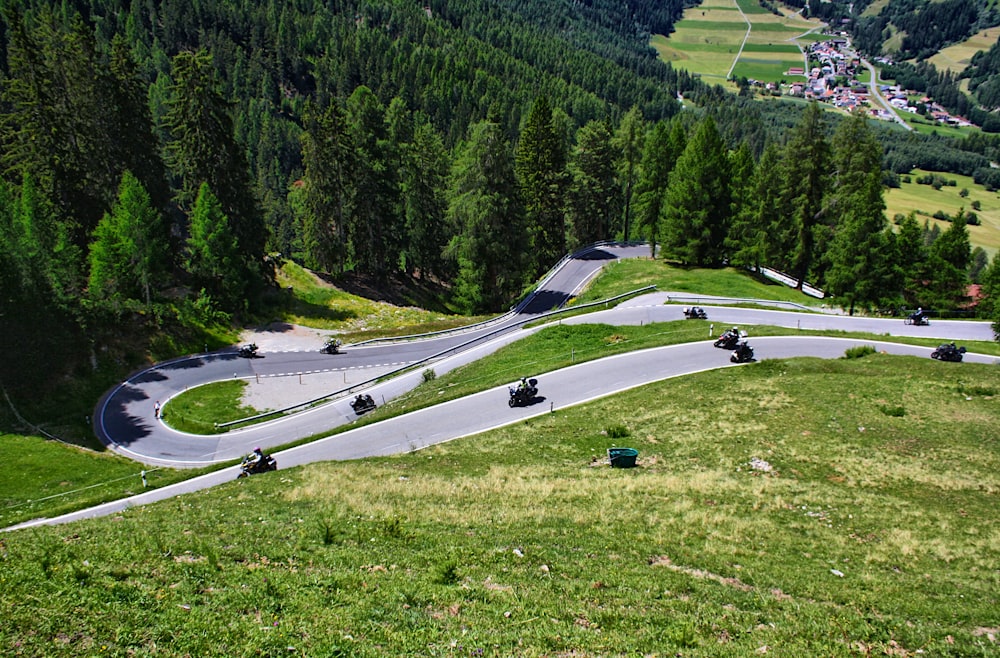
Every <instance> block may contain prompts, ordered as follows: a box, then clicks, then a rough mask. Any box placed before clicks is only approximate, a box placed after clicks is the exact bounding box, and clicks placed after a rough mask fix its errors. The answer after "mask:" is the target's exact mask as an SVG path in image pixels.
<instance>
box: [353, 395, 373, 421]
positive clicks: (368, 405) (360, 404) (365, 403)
mask: <svg viewBox="0 0 1000 658" xmlns="http://www.w3.org/2000/svg"><path fill="white" fill-rule="evenodd" d="M375 406H376V405H375V400H373V399H372V396H370V395H367V394H363V395H359V396H358V397H356V398H354V399H353V400H351V409H354V413H356V414H357V415H359V416H360V415H362V414H366V413H368V412H369V411H374V410H375Z"/></svg>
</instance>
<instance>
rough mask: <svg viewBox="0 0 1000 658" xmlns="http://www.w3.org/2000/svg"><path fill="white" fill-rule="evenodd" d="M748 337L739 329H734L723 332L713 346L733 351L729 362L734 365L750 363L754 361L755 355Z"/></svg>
mask: <svg viewBox="0 0 1000 658" xmlns="http://www.w3.org/2000/svg"><path fill="white" fill-rule="evenodd" d="M746 337H747V334H746V332H745V331H744V332H741V331H740V330H739V328H738V327H732V328H730V329H726V330H725V331H724V332H722V334H721V335H720V336H719V337H718V338H717V339H716V340H715V343H713V345H715V346H716V347H721V348H722V349H724V350H732V351H733V353H732V354H731V355H729V360H730V361H732V362H733V363H749V362H751V361H753V360H754V355H753V348H752V347H750V343H748V342H747V340H746Z"/></svg>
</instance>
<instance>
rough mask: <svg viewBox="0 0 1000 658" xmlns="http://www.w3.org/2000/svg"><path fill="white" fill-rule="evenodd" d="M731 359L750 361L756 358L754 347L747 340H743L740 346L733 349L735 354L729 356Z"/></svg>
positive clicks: (734, 361)
mask: <svg viewBox="0 0 1000 658" xmlns="http://www.w3.org/2000/svg"><path fill="white" fill-rule="evenodd" d="M729 360H730V361H732V362H733V363H749V362H751V361H753V360H754V359H753V348H752V347H750V344H749V343H748V342H746V341H745V340H744V341H741V342H740V344H739V346H738V347H737V348H736V349H735V350H733V354H732V356H730V357H729Z"/></svg>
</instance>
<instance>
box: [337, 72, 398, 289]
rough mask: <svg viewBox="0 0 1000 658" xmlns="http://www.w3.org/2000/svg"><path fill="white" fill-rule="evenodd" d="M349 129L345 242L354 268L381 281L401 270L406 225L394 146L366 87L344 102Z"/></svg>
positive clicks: (379, 108) (381, 112)
mask: <svg viewBox="0 0 1000 658" xmlns="http://www.w3.org/2000/svg"><path fill="white" fill-rule="evenodd" d="M347 124H348V131H349V134H350V135H351V141H352V143H353V145H354V169H353V171H352V172H351V181H352V187H353V195H352V197H351V212H350V214H349V216H348V240H349V242H350V245H351V248H352V249H353V254H352V256H353V259H354V263H355V265H356V267H357V268H358V269H359V270H361V271H362V272H367V273H370V274H374V275H376V276H377V277H379V278H384V277H386V276H387V275H388V273H389V272H390V271H392V270H397V269H398V268H399V265H400V254H401V251H402V244H401V237H402V234H403V224H404V222H403V219H402V217H401V216H399V212H400V207H401V205H400V194H399V180H398V177H399V169H398V167H397V166H396V164H397V163H396V160H397V158H396V155H395V154H394V152H393V151H394V148H395V146H394V145H393V144H390V143H389V140H388V132H387V127H386V122H385V109H384V108H383V107H382V104H381V103H380V102H379V101H378V99H377V98H376V97H375V94H374V93H372V91H371V90H370V89H369V88H368V87H365V86H361V87H358V88H357V89H355V90H354V93H353V94H351V96H350V98H348V100H347Z"/></svg>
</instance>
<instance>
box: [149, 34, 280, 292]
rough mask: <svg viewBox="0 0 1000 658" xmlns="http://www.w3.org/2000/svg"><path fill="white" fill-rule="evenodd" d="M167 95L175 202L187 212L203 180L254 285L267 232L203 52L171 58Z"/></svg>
mask: <svg viewBox="0 0 1000 658" xmlns="http://www.w3.org/2000/svg"><path fill="white" fill-rule="evenodd" d="M171 77H172V78H173V85H172V86H171V95H170V100H169V109H168V112H167V116H166V117H165V122H166V124H167V127H168V129H169V131H170V135H171V138H172V141H170V142H169V143H168V144H167V161H168V164H169V166H170V170H171V173H172V174H173V175H174V176H176V177H177V178H178V179H179V180H180V183H181V184H180V187H179V189H178V191H177V195H176V200H177V202H178V203H179V204H180V206H181V208H183V209H185V210H190V209H191V208H192V207H193V205H194V203H195V201H196V199H197V196H198V195H199V194H200V190H201V186H202V184H204V183H207V184H208V186H209V188H210V189H211V190H212V194H213V196H214V197H215V198H216V199H217V200H218V203H219V205H220V209H221V211H222V213H223V214H225V215H226V217H228V218H229V220H228V221H229V223H230V225H231V230H232V232H233V236H234V237H235V238H236V240H237V242H238V244H239V247H240V252H239V257H240V259H241V260H242V261H243V263H244V265H245V267H244V275H245V276H246V277H247V278H248V282H250V283H251V284H253V285H252V286H251V288H256V287H257V286H258V285H259V284H260V283H261V282H262V278H263V277H269V276H270V272H269V270H268V269H267V267H266V265H265V262H264V250H265V246H266V244H267V231H266V229H265V227H264V221H263V217H262V215H261V212H260V206H259V203H258V200H257V197H256V194H255V193H254V188H253V185H252V184H251V181H250V176H249V170H248V167H247V161H246V156H245V154H244V150H243V148H242V147H241V146H240V145H239V144H237V143H236V139H235V137H234V132H233V122H232V119H231V118H230V116H229V106H228V103H227V102H226V101H225V99H224V98H223V97H222V95H221V93H220V92H219V91H218V88H217V85H216V81H215V68H214V67H213V65H212V59H211V57H210V56H209V54H208V53H206V52H205V51H198V52H182V53H179V54H178V55H177V56H175V57H174V58H173V60H172V61H171Z"/></svg>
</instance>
